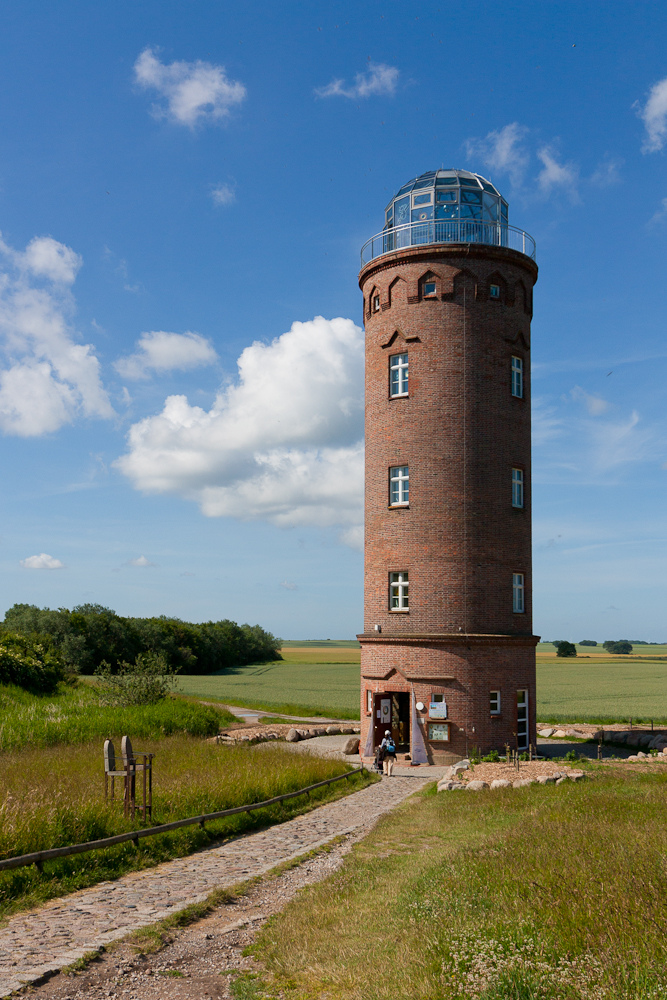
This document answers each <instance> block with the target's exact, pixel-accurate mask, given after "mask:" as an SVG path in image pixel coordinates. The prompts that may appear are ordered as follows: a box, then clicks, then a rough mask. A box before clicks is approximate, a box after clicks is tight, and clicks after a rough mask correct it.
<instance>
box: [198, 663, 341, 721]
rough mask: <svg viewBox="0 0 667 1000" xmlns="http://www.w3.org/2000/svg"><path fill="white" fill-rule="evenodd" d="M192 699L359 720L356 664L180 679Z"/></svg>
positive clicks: (265, 666) (272, 667)
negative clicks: (193, 697)
mask: <svg viewBox="0 0 667 1000" xmlns="http://www.w3.org/2000/svg"><path fill="white" fill-rule="evenodd" d="M179 690H180V691H181V692H182V693H183V694H187V695H194V696H195V697H196V698H202V699H207V698H210V699H211V700H216V701H222V702H228V703H229V704H230V705H242V706H245V707H248V708H261V709H265V710H266V711H268V712H282V713H286V714H290V715H305V716H314V715H322V716H333V717H334V718H338V719H358V718H359V664H358V663H302V662H297V663H290V662H289V661H278V662H277V663H261V664H255V665H250V666H247V667H233V668H232V669H230V670H225V672H224V673H222V674H208V675H206V676H190V677H180V678H179Z"/></svg>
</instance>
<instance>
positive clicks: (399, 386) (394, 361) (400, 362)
mask: <svg viewBox="0 0 667 1000" xmlns="http://www.w3.org/2000/svg"><path fill="white" fill-rule="evenodd" d="M394 373H395V377H394ZM409 379H410V362H409V359H408V355H407V351H406V352H405V353H404V354H391V355H390V356H389V398H390V399H398V398H399V397H400V396H407V395H408V384H409ZM394 384H395V385H396V392H394Z"/></svg>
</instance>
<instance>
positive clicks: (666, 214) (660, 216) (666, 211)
mask: <svg viewBox="0 0 667 1000" xmlns="http://www.w3.org/2000/svg"><path fill="white" fill-rule="evenodd" d="M665 219H667V198H663V199H662V201H661V202H660V208H659V209H658V211H657V212H656V213H655V215H652V216H651V218H650V219H649V224H651V223H654V222H664V221H665Z"/></svg>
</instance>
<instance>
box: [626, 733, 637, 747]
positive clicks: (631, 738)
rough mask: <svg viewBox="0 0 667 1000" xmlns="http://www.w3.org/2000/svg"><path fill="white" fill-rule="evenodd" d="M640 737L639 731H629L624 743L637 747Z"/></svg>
mask: <svg viewBox="0 0 667 1000" xmlns="http://www.w3.org/2000/svg"><path fill="white" fill-rule="evenodd" d="M640 739H641V733H629V734H628V736H627V737H626V740H625V745H626V746H628V747H638V746H639V741H640Z"/></svg>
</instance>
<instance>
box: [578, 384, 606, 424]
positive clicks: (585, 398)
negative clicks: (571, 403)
mask: <svg viewBox="0 0 667 1000" xmlns="http://www.w3.org/2000/svg"><path fill="white" fill-rule="evenodd" d="M570 395H571V396H572V399H575V400H578V401H580V402H582V403H583V404H584V405H585V407H586V409H587V410H588V412H589V413H590V415H591V416H592V417H600V416H602V414H603V413H606V411H607V410H608V409H609V403H608V402H607V400H606V399H602V397H601V396H594V395H592V394H591V393H589V392H586V390H585V389H582V388H581V386H580V385H575V387H574V388H573V389H571V390H570Z"/></svg>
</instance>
